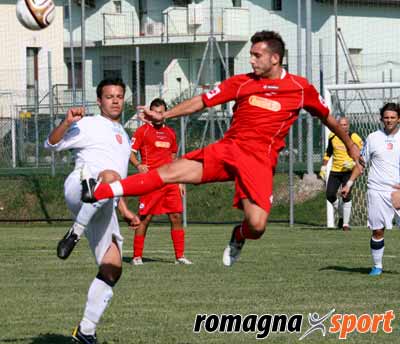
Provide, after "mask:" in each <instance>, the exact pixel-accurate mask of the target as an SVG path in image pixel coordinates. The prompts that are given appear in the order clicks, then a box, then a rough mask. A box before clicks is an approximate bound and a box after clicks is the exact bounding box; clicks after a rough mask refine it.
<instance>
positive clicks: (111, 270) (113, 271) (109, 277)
mask: <svg viewBox="0 0 400 344" xmlns="http://www.w3.org/2000/svg"><path fill="white" fill-rule="evenodd" d="M121 275H122V267H116V266H112V267H111V266H100V269H99V272H98V274H97V276H96V278H98V279H99V280H102V281H103V282H104V283H105V284H107V285H109V286H110V287H114V286H115V285H116V284H117V282H118V281H119V279H120V278H121Z"/></svg>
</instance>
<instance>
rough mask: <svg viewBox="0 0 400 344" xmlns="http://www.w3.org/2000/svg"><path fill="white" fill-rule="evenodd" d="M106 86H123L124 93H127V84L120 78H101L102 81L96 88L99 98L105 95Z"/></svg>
mask: <svg viewBox="0 0 400 344" xmlns="http://www.w3.org/2000/svg"><path fill="white" fill-rule="evenodd" d="M105 86H121V87H122V89H123V90H124V95H125V89H126V85H125V83H124V82H123V81H122V80H121V79H120V78H107V79H103V80H101V81H100V83H99V84H98V85H97V88H96V94H97V98H99V99H100V98H101V96H102V95H103V88H104V87H105Z"/></svg>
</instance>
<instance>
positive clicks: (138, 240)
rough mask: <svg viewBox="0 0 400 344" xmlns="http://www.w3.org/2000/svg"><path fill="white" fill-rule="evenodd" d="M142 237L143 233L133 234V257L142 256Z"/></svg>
mask: <svg viewBox="0 0 400 344" xmlns="http://www.w3.org/2000/svg"><path fill="white" fill-rule="evenodd" d="M144 239H145V237H144V236H143V235H136V234H135V237H134V239H133V258H136V257H143V248H144Z"/></svg>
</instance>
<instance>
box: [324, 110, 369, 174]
mask: <svg viewBox="0 0 400 344" xmlns="http://www.w3.org/2000/svg"><path fill="white" fill-rule="evenodd" d="M321 121H322V123H323V124H325V125H326V126H327V127H328V128H329V129H330V130H331V131H332V132H333V133H334V134H336V135H337V136H338V137H339V138H340V139H341V140H342V141H343V143H344V144H345V146H346V149H347V152H348V153H349V155H350V157H351V158H352V159H353V160H354V162H355V163H356V168H357V169H359V172H360V174H361V173H362V171H363V167H362V166H361V164H360V149H359V148H358V146H357V145H356V144H355V143H354V142H353V141H352V140H351V138H350V136H349V135H348V134H347V133H346V132H345V131H344V130H343V129H342V127H341V126H340V125H339V124H338V122H337V121H336V119H335V118H334V117H333V116H332V115H330V114H329V115H328V116H327V117H324V118H322V119H321Z"/></svg>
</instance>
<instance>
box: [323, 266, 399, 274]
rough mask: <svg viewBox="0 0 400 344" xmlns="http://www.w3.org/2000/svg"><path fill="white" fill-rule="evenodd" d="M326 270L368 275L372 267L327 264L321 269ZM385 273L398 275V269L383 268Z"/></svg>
mask: <svg viewBox="0 0 400 344" xmlns="http://www.w3.org/2000/svg"><path fill="white" fill-rule="evenodd" d="M324 270H335V271H340V272H349V273H359V274H364V275H368V274H369V272H370V271H371V268H363V267H359V268H349V267H347V266H338V265H330V266H326V267H324V268H321V269H319V271H324ZM383 274H392V275H398V274H399V272H398V271H392V270H383Z"/></svg>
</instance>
